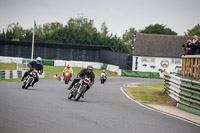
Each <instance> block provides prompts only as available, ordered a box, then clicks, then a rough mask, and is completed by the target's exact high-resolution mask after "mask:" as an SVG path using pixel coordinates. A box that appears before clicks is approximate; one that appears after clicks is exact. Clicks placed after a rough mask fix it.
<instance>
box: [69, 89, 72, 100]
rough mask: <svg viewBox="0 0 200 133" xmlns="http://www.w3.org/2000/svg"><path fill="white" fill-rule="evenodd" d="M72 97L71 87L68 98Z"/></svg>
mask: <svg viewBox="0 0 200 133" xmlns="http://www.w3.org/2000/svg"><path fill="white" fill-rule="evenodd" d="M72 97H73V90H72V89H71V90H70V92H69V94H68V99H72Z"/></svg>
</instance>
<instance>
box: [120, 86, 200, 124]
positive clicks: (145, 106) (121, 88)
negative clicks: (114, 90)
mask: <svg viewBox="0 0 200 133" xmlns="http://www.w3.org/2000/svg"><path fill="white" fill-rule="evenodd" d="M120 90H121V91H122V93H124V95H125V96H126V97H127V98H128V99H130V100H132V101H133V102H135V103H137V104H139V105H140V106H142V107H144V108H147V109H149V110H153V111H156V112H159V113H162V114H165V115H168V116H171V117H173V118H176V119H179V120H182V121H185V122H188V123H190V124H193V125H196V126H199V127H200V124H198V123H195V122H192V121H189V120H186V119H183V118H181V117H178V116H175V115H171V114H168V113H165V112H162V111H160V110H157V109H154V108H151V107H149V106H147V105H144V104H142V103H140V102H138V101H136V100H134V99H132V98H131V97H129V95H127V94H126V92H125V91H124V89H123V87H120Z"/></svg>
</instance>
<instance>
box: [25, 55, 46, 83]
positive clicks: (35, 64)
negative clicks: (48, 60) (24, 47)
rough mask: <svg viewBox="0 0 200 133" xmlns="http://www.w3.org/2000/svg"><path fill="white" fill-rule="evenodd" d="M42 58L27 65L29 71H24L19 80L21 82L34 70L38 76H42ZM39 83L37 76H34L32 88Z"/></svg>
mask: <svg viewBox="0 0 200 133" xmlns="http://www.w3.org/2000/svg"><path fill="white" fill-rule="evenodd" d="M41 61H42V58H41V57H37V58H36V61H32V62H30V63H29V64H28V67H29V68H30V70H28V71H26V72H25V73H24V75H23V77H22V79H21V81H23V80H24V78H25V77H26V76H28V75H29V74H30V72H32V71H33V70H34V69H35V70H37V71H38V72H39V74H40V75H42V73H43V65H42V64H41ZM38 81H39V78H38V75H37V76H36V78H35V80H34V82H33V84H32V86H33V85H34V84H35V83H36V82H38Z"/></svg>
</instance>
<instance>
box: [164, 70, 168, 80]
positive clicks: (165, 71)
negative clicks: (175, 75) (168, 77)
mask: <svg viewBox="0 0 200 133" xmlns="http://www.w3.org/2000/svg"><path fill="white" fill-rule="evenodd" d="M165 74H167V70H166V69H164V71H163V79H165Z"/></svg>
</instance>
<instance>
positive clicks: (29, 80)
mask: <svg viewBox="0 0 200 133" xmlns="http://www.w3.org/2000/svg"><path fill="white" fill-rule="evenodd" d="M37 75H38V71H37V70H35V69H33V70H32V71H31V72H30V74H29V75H28V76H26V77H25V78H24V80H23V81H22V82H23V85H22V88H23V89H28V87H30V86H32V84H33V81H34V80H35V78H36V76H37Z"/></svg>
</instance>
